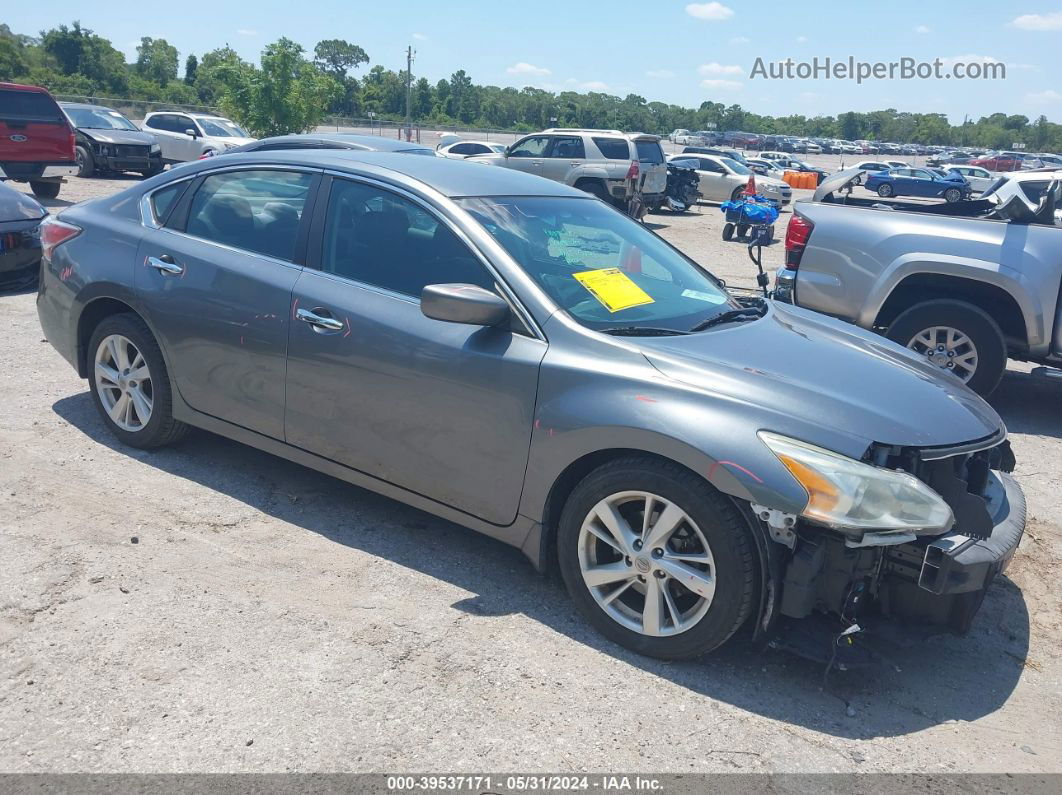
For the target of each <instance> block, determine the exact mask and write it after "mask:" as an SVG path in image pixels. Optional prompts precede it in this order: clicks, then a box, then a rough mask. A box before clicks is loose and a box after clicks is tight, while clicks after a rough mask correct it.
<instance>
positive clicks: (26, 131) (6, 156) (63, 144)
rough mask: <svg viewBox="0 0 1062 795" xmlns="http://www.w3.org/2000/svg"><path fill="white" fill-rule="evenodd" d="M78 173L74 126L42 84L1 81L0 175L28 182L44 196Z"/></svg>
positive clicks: (56, 192) (49, 196)
mask: <svg viewBox="0 0 1062 795" xmlns="http://www.w3.org/2000/svg"><path fill="white" fill-rule="evenodd" d="M76 173H77V161H76V158H75V156H74V130H73V128H72V127H71V126H70V122H68V121H67V120H66V116H64V115H63V112H62V111H61V110H59V105H58V104H56V101H55V100H54V99H52V95H51V94H49V93H48V92H47V90H45V89H43V88H40V87H39V86H23V85H19V84H18V83H0V179H10V180H14V181H15V182H28V183H29V184H30V188H31V189H32V190H33V192H34V194H36V195H37V196H39V197H41V198H42V199H54V198H55V197H56V196H58V195H59V185H60V184H61V183H62V181H63V177H69V176H73V175H74V174H76Z"/></svg>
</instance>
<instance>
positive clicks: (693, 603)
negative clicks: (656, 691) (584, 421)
mask: <svg viewBox="0 0 1062 795" xmlns="http://www.w3.org/2000/svg"><path fill="white" fill-rule="evenodd" d="M557 554H558V557H559V564H560V571H561V575H562V576H563V578H564V583H565V585H566V586H567V588H568V593H569V594H571V597H572V600H573V601H574V602H575V605H576V607H577V608H578V609H579V611H580V612H581V613H582V614H583V615H584V616H585V617H586V618H587V620H588V621H589V622H590V623H591V624H592V625H593V626H594V627H595V628H596V629H597V630H598V631H600V632H601V633H602V634H603V635H605V636H606V637H608V638H609V639H611V640H613V641H615V642H616V643H619V644H620V645H622V646H625V647H626V648H628V649H631V650H632V651H635V652H638V653H639V654H645V655H647V656H650V657H658V658H661V659H667V660H680V659H688V658H691V657H697V656H700V655H702V654H705V653H707V652H710V651H712V650H713V649H715V648H717V647H718V646H720V645H722V644H723V643H725V642H726V641H727V640H728V639H729V638H730V637H731V636H732V635H733V634H734V633H735V632H736V631H737V630H738V629H739V628H740V627H741V625H742V624H743V623H744V622H745V620H746V619H747V618H748V617H749V614H750V613H751V611H752V605H753V595H754V592H755V584H756V575H755V569H754V566H753V563H754V552H753V542H752V539H751V537H750V531H749V528H748V526H747V523H746V522H745V520H744V519H743V518H742V516H741V514H740V513H739V512H738V510H737V508H736V507H735V506H734V505H733V503H731V502H730V500H729V499H728V498H727V497H725V496H723V495H722V494H720V493H719V492H718V491H716V490H715V489H714V488H713V487H712V486H711V485H709V484H708V483H707V482H705V481H704V480H703V479H702V478H700V477H698V476H697V475H695V474H694V473H692V472H690V471H689V470H687V469H685V468H684V467H681V466H679V465H678V464H675V463H672V462H669V461H661V460H658V459H654V458H649V457H642V456H629V457H625V458H621V459H617V460H615V461H612V462H610V463H608V464H604V465H603V466H601V467H599V468H597V469H595V470H594V471H593V472H591V473H590V474H589V475H587V476H586V477H585V478H584V479H583V480H582V481H581V482H580V483H579V485H577V486H576V487H575V489H574V491H572V493H571V495H570V496H569V497H568V500H567V502H566V503H565V505H564V510H563V512H562V514H561V519H560V525H559V528H558V536H557Z"/></svg>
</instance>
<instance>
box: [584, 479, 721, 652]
mask: <svg viewBox="0 0 1062 795" xmlns="http://www.w3.org/2000/svg"><path fill="white" fill-rule="evenodd" d="M579 568H580V571H581V573H582V577H583V582H584V583H585V584H586V587H587V589H588V590H589V591H590V594H591V595H592V596H593V598H594V600H595V601H596V602H597V604H598V606H599V607H600V608H601V609H602V610H603V611H604V612H605V613H606V614H607V615H608V616H609V617H610V618H611V619H613V620H614V621H616V622H617V623H618V624H620V625H621V626H624V627H626V628H628V629H630V630H633V631H634V632H638V633H640V634H642V635H648V636H652V637H663V636H669V635H678V634H680V633H682V632H685V631H687V630H689V629H691V628H692V627H694V626H696V624H697V623H698V622H699V621H700V620H701V619H702V618H704V616H705V614H706V613H707V612H708V608H709V607H711V604H712V599H713V597H714V596H715V586H716V569H715V559H714V558H713V556H712V551H711V548H710V547H709V546H708V541H707V539H706V538H705V536H704V533H703V532H701V530H700V529H699V528H698V527H697V525H696V523H694V522H693V520H692V519H691V518H690V517H689V515H688V514H687V513H686V512H685V511H684V510H683V509H682V508H681V507H680V506H678V505H677V504H675V503H673V502H671V501H670V500H667V499H664V498H663V497H660V496H658V495H656V494H651V493H649V492H645V491H624V492H619V493H616V494H612V495H610V496H608V497H606V498H605V499H603V500H601V501H600V502H598V503H597V504H596V505H595V506H594V507H593V508H592V509H591V510H590V512H589V513H588V514H587V515H586V517H585V518H584V519H583V523H582V527H581V529H580V531H579Z"/></svg>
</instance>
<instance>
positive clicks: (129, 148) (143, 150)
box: [111, 144, 151, 157]
mask: <svg viewBox="0 0 1062 795" xmlns="http://www.w3.org/2000/svg"><path fill="white" fill-rule="evenodd" d="M111 149H112V150H113V151H112V154H113V155H114V156H115V157H147V156H148V152H149V150H150V149H151V147H150V146H140V145H138V144H115V145H114V146H113V147H111Z"/></svg>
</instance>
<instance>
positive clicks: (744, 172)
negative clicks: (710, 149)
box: [719, 157, 752, 177]
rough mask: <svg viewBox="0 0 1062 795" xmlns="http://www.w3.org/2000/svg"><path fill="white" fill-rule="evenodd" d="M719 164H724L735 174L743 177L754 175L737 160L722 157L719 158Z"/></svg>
mask: <svg viewBox="0 0 1062 795" xmlns="http://www.w3.org/2000/svg"><path fill="white" fill-rule="evenodd" d="M719 162H720V163H722V164H723V165H724V166H726V167H727V168H729V169H730V170H731V171H733V172H734V173H735V174H740V175H741V176H743V177H747V176H748V175H749V174H751V173H752V172H751V171H749V170H748V169H747V168H746V167H745V166H743V165H742V164H741V163H739V162H738V161H736V160H731V159H730V158H729V157H721V158H719Z"/></svg>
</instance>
